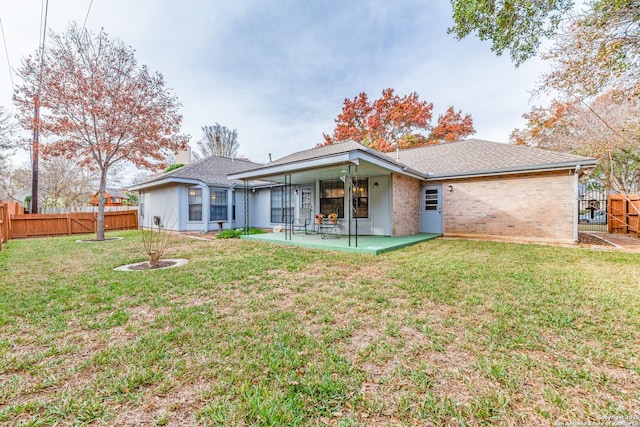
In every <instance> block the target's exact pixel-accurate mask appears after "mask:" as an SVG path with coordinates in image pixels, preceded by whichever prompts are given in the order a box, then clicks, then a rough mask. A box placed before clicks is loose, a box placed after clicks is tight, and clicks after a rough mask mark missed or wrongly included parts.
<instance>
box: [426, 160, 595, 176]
mask: <svg viewBox="0 0 640 427" xmlns="http://www.w3.org/2000/svg"><path fill="white" fill-rule="evenodd" d="M597 164H598V161H597V160H595V159H594V160H591V159H590V160H581V161H578V162H563V163H556V164H550V165H544V166H541V165H533V166H530V167H520V168H503V169H489V170H483V171H470V172H462V173H451V174H437V175H428V177H427V181H443V180H450V179H460V178H476V177H478V178H479V177H486V176H499V175H515V174H522V173H542V172H554V171H559V170H571V169H575V168H576V167H577V166H580V167H581V168H582V167H587V168H591V167H595V166H596V165H597Z"/></svg>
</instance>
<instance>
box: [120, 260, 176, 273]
mask: <svg viewBox="0 0 640 427" xmlns="http://www.w3.org/2000/svg"><path fill="white" fill-rule="evenodd" d="M188 262H189V260H188V259H183V258H174V259H161V260H160V261H158V267H157V268H149V261H142V262H136V263H135V264H127V265H121V266H120V267H116V268H114V270H116V271H148V270H164V269H166V268H174V267H181V266H183V265H185V264H186V263H188Z"/></svg>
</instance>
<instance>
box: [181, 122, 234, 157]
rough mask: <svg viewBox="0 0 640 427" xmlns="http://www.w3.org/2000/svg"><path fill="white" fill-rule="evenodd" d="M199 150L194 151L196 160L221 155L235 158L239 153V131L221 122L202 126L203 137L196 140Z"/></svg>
mask: <svg viewBox="0 0 640 427" xmlns="http://www.w3.org/2000/svg"><path fill="white" fill-rule="evenodd" d="M196 145H197V147H198V151H194V152H193V157H194V158H195V159H196V160H199V159H204V158H205V157H211V156H221V157H229V158H233V157H236V156H237V155H238V148H240V144H239V143H238V131H237V130H236V129H234V130H230V129H227V128H226V127H225V126H222V125H221V124H220V123H216V124H215V125H213V126H203V127H202V139H201V140H200V141H197V142H196Z"/></svg>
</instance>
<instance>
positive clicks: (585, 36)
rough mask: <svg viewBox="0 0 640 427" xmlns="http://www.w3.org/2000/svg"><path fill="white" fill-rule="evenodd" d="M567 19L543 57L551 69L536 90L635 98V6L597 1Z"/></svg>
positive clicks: (639, 29)
mask: <svg viewBox="0 0 640 427" xmlns="http://www.w3.org/2000/svg"><path fill="white" fill-rule="evenodd" d="M590 6H591V8H590V9H588V10H587V11H586V12H583V13H580V14H579V15H577V16H576V17H575V18H573V19H571V20H570V21H569V22H568V23H567V25H566V28H564V29H563V31H561V32H560V33H559V34H558V36H557V37H556V39H555V43H554V45H553V46H552V47H551V48H550V49H549V51H548V52H546V53H544V54H543V56H542V57H543V59H545V60H547V61H549V62H550V64H551V71H550V72H549V73H547V74H546V75H545V76H544V78H543V82H542V86H541V89H542V90H546V91H550V90H553V91H558V92H560V93H561V94H563V95H564V96H567V97H572V98H578V99H590V98H591V99H592V98H595V97H597V96H599V95H602V94H604V93H606V92H608V91H612V90H615V91H617V92H620V93H623V94H625V95H626V96H631V97H637V96H640V60H639V58H640V5H639V4H638V2H637V0H615V1H611V0H606V1H605V0H598V1H591V2H590Z"/></svg>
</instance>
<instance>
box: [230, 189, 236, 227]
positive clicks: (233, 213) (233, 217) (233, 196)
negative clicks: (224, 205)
mask: <svg viewBox="0 0 640 427" xmlns="http://www.w3.org/2000/svg"><path fill="white" fill-rule="evenodd" d="M235 220H236V192H235V191H231V221H235Z"/></svg>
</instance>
